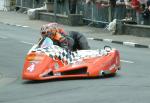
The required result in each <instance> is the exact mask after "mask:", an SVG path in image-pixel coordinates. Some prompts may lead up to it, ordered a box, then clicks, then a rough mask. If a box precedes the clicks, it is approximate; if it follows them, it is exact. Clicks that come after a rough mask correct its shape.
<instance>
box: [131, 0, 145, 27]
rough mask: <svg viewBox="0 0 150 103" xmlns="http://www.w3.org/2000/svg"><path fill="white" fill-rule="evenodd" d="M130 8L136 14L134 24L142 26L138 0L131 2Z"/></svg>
mask: <svg viewBox="0 0 150 103" xmlns="http://www.w3.org/2000/svg"><path fill="white" fill-rule="evenodd" d="M131 7H132V8H133V9H134V10H135V12H136V22H137V24H142V11H143V10H142V8H141V4H140V2H139V1H138V0H131Z"/></svg>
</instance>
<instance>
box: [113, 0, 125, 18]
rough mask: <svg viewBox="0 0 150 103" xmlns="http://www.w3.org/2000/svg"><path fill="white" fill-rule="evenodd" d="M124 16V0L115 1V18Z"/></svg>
mask: <svg viewBox="0 0 150 103" xmlns="http://www.w3.org/2000/svg"><path fill="white" fill-rule="evenodd" d="M125 17H126V5H125V1H124V0H117V1H116V10H115V18H116V19H120V20H121V19H124V18H125Z"/></svg>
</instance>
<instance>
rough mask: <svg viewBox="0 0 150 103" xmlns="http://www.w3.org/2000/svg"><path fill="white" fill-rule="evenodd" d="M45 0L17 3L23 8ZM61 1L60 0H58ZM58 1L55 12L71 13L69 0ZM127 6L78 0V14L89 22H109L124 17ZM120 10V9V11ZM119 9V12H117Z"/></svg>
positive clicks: (24, 0)
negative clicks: (88, 2) (87, 2)
mask: <svg viewBox="0 0 150 103" xmlns="http://www.w3.org/2000/svg"><path fill="white" fill-rule="evenodd" d="M44 1H45V0H17V2H16V5H17V6H19V7H23V8H37V7H41V6H43V5H44ZM58 1H59V0H58ZM58 1H57V5H56V6H57V7H56V8H57V10H56V11H55V13H57V14H62V15H68V14H69V13H70V8H69V0H61V1H63V2H58ZM125 9H126V8H121V9H120V10H119V9H118V8H114V7H101V6H100V5H99V4H98V3H90V4H86V3H85V1H84V0H77V3H76V12H75V13H76V14H83V20H85V21H88V23H96V24H107V23H109V22H110V21H111V20H113V19H114V18H116V19H123V18H125V17H126V15H124V13H125V12H123V11H126V10H125ZM118 10H119V11H118ZM115 11H117V12H115ZM131 15H132V18H135V12H133V11H132V13H131Z"/></svg>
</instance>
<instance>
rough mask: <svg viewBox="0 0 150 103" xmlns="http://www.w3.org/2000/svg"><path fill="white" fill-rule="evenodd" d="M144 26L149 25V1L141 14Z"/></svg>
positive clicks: (148, 0)
mask: <svg viewBox="0 0 150 103" xmlns="http://www.w3.org/2000/svg"><path fill="white" fill-rule="evenodd" d="M143 18H144V25H150V0H147V2H146V9H145V10H144V12H143Z"/></svg>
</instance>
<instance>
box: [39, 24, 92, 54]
mask: <svg viewBox="0 0 150 103" xmlns="http://www.w3.org/2000/svg"><path fill="white" fill-rule="evenodd" d="M41 35H42V37H49V38H51V39H52V41H53V42H54V44H55V45H58V46H60V47H62V48H65V49H68V50H71V51H76V50H86V49H90V47H89V45H88V41H87V39H86V37H85V36H84V35H83V34H81V33H79V32H76V31H70V32H69V33H68V34H67V33H66V32H65V31H64V29H63V28H62V27H61V25H60V24H58V23H49V24H46V25H43V26H42V28H41Z"/></svg>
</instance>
